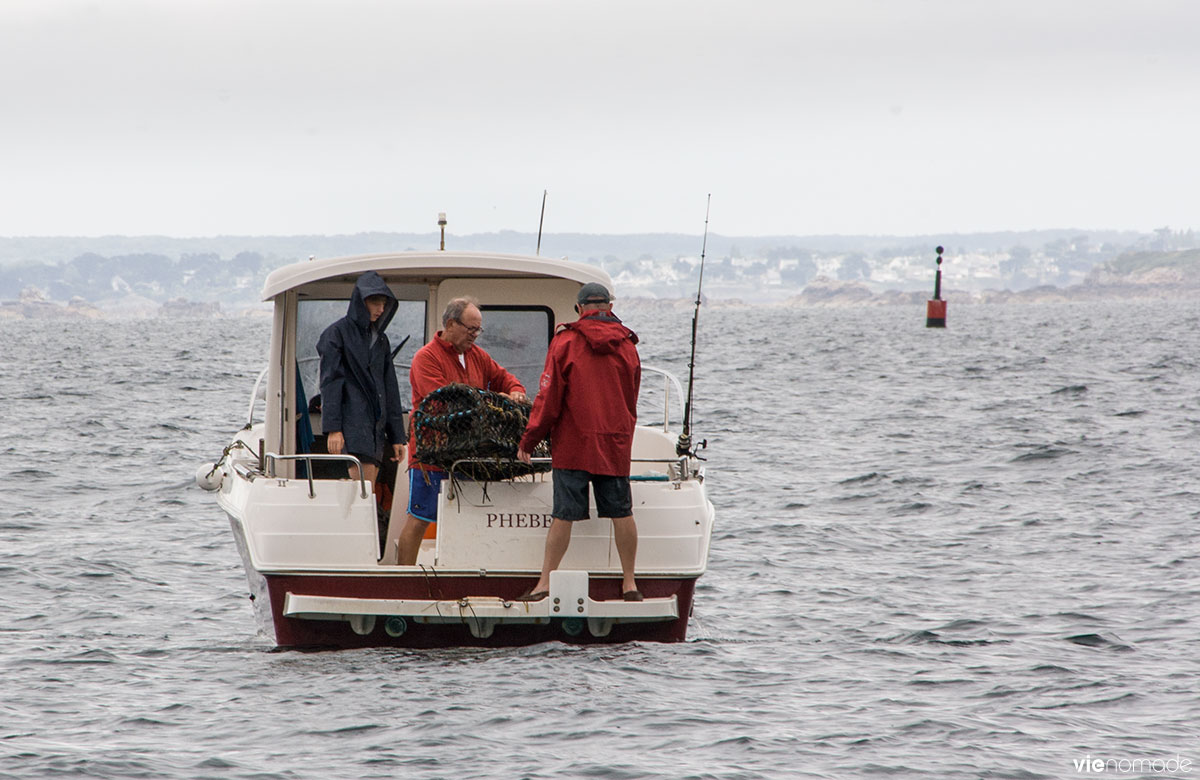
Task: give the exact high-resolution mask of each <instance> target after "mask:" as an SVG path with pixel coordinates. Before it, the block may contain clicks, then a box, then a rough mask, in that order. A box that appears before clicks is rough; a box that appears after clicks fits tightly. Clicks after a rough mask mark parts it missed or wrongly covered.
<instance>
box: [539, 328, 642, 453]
mask: <svg viewBox="0 0 1200 780" xmlns="http://www.w3.org/2000/svg"><path fill="white" fill-rule="evenodd" d="M637 342H638V337H637V334H636V333H634V332H633V331H631V330H630V329H629V328H627V327H625V326H624V325H622V324H621V321H620V320H619V319H617V317H616V316H615V315H614V314H612V313H611V312H605V311H589V312H585V313H584V314H583V315H582V316H581V317H580V318H579V319H578V320H576V321H575V322H572V323H569V324H565V325H560V326H559V329H558V332H557V333H556V334H555V335H554V339H553V340H552V341H551V342H550V349H549V351H548V352H547V353H546V367H545V368H544V369H543V370H542V378H541V380H540V381H539V384H538V395H537V400H535V401H534V403H533V411H532V412H530V414H529V424H528V425H527V426H526V428H525V435H524V436H522V437H521V444H520V448H521V449H522V450H524V451H526V452H533V448H534V447H536V446H537V445H538V443H539V442H541V441H542V439H544V438H546V436H547V435H549V436H550V452H551V454H552V458H553V461H554V468H556V469H581V470H583V471H587V472H590V473H592V474H606V475H610V476H618V477H627V476H629V458H630V454H631V452H632V450H633V429H634V426H635V425H636V424H637V398H638V388H639V386H640V385H641V381H642V363H641V360H640V358H639V357H638V352H637V347H636V346H635V345H636V344H637Z"/></svg>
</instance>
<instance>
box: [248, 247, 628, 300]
mask: <svg viewBox="0 0 1200 780" xmlns="http://www.w3.org/2000/svg"><path fill="white" fill-rule="evenodd" d="M367 271H376V272H378V273H379V274H380V275H381V276H383V277H385V278H389V277H404V276H411V277H414V278H447V277H449V278H462V277H471V276H483V277H529V278H550V279H569V280H571V281H576V282H579V283H580V284H586V283H588V282H599V283H600V284H603V285H604V286H606V287H607V288H608V289H609V290H612V280H611V278H609V275H608V274H607V273H605V272H604V270H603V269H601V268H598V267H597V266H594V265H584V264H583V263H575V262H572V261H570V260H556V259H552V258H548V257H541V256H538V255H510V254H500V253H496V252H445V251H438V252H392V253H386V254H371V255H352V256H349V257H328V258H316V259H311V260H306V261H303V262H299V263H292V264H291V265H286V266H283V267H282V268H277V269H275V270H274V271H272V272H271V274H270V275H269V276H267V281H266V283H265V284H264V285H263V290H262V299H263V300H264V301H269V300H271V299H272V298H274V297H275V296H277V295H279V294H281V293H285V292H287V291H288V290H293V289H295V288H297V287H302V286H303V285H306V284H309V283H310V282H317V281H323V280H336V279H342V278H357V277H358V276H359V275H360V274H362V273H365V272H367Z"/></svg>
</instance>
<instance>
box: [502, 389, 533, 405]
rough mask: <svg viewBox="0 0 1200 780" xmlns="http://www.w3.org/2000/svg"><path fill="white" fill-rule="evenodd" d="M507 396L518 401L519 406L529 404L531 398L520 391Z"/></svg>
mask: <svg viewBox="0 0 1200 780" xmlns="http://www.w3.org/2000/svg"><path fill="white" fill-rule="evenodd" d="M507 395H508V397H509V399H511V400H513V401H516V402H517V403H519V404H527V403H529V396H527V395H525V394H524V393H522V392H521V391H520V390H517V391H515V392H512V393H508V394H507Z"/></svg>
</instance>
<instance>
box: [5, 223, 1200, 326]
mask: <svg viewBox="0 0 1200 780" xmlns="http://www.w3.org/2000/svg"><path fill="white" fill-rule="evenodd" d="M530 238H531V237H529V236H526V235H524V234H517V233H504V234H489V235H484V236H468V237H460V238H458V239H457V241H458V243H459V244H460V245H465V246H469V247H470V248H472V249H484V248H492V249H496V250H500V251H513V252H527V251H528V249H527V248H523V247H522V245H523V244H525V243H527V242H528V241H529V240H530ZM548 238H550V239H551V240H549V241H547V242H546V245H548V246H551V247H553V246H555V245H556V244H557V245H558V246H560V247H565V246H567V245H570V246H571V247H572V248H573V249H574V250H575V251H574V253H573V254H572V255H571V259H573V260H575V261H577V262H583V263H585V264H591V265H597V266H599V267H601V268H603V269H604V270H605V271H606V272H608V273H609V275H610V276H611V277H612V278H613V283H614V287H615V292H616V295H617V297H618V298H619V299H621V301H622V304H621V305H624V306H639V307H645V306H673V305H682V306H690V305H692V304H693V303H694V301H695V286H696V281H697V279H698V276H699V270H700V269H699V265H700V262H699V261H700V258H699V257H698V256H697V253H695V252H694V251H692V252H689V248H690V249H693V250H694V247H692V245H693V244H696V243H698V241H697V240H693V237H689V236H678V235H654V236H579V235H572V236H557V237H548ZM695 238H696V239H698V238H699V237H695ZM953 238H954V241H955V242H956V243H955V244H950V242H949V241H947V244H950V246H949V247H948V249H947V252H946V261H945V263H944V266H943V268H944V276H943V283H942V291H943V292H942V297H943V298H944V299H946V300H947V301H949V302H951V303H953V304H956V305H962V304H1005V303H1017V304H1044V303H1069V302H1079V301H1096V300H1128V299H1162V300H1166V299H1182V298H1195V297H1197V296H1198V295H1200V246H1196V244H1197V241H1196V239H1195V237H1194V236H1193V234H1192V232H1191V231H1190V230H1189V231H1186V232H1173V231H1170V230H1167V229H1165V228H1164V229H1163V230H1160V231H1156V232H1155V233H1154V234H1116V233H1111V232H1109V233H1102V234H1099V235H1096V234H1083V233H1077V232H1075V231H1031V232H1029V233H1011V234H978V235H975V236H955V237H953ZM1099 238H1104V239H1112V240H1104V241H1100V240H1098V239H1099ZM339 239H340V240H339ZM406 239H413V240H406ZM417 239H420V240H417ZM427 239H428V237H409V236H403V235H399V234H364V235H361V236H351V237H290V238H288V237H284V238H269V237H266V238H254V237H249V238H230V237H219V238H214V239H168V238H156V237H137V238H124V237H104V238H100V239H79V238H69V239H52V238H39V239H13V238H0V318H4V319H53V318H153V317H159V316H167V317H177V318H178V317H188V318H208V317H256V316H263V315H264V314H265V312H266V311H267V306H266V305H265V304H263V303H262V302H261V301H259V300H258V292H259V290H261V289H262V285H263V281H264V280H265V278H266V276H267V275H268V274H269V273H270V272H271V271H272V270H274V269H275V268H277V267H280V266H282V265H286V264H288V263H291V262H297V261H299V260H303V259H305V258H304V257H297V256H295V255H291V254H288V253H289V252H294V251H296V250H297V249H301V248H315V247H318V246H319V247H320V248H322V249H324V250H326V251H325V252H323V253H322V254H323V255H338V254H354V253H356V251H361V250H374V251H379V250H380V249H381V248H382V247H384V246H388V247H390V248H391V249H396V248H400V249H411V248H414V245H416V246H417V247H420V248H428V247H427V246H426V244H428V240H427ZM1116 239H1120V241H1121V242H1123V243H1117V242H1116ZM1037 240H1045V243H1043V244H1041V245H1034V242H1035V241H1037ZM89 241H91V242H94V243H92V244H89ZM931 243H932V239H931V238H929V237H919V238H897V237H890V238H888V237H885V238H881V237H839V236H832V237H831V236H809V237H798V236H786V237H773V238H772V237H767V238H754V237H750V238H739V239H729V238H723V239H722V238H719V237H718V240H715V241H713V242H712V243H710V245H709V249H710V252H709V254H708V255H707V256H706V259H705V275H704V290H703V294H704V297H705V299H706V300H707V301H708V303H709V304H710V305H714V306H715V305H720V306H762V305H775V306H800V307H805V306H907V305H914V306H915V305H920V304H922V303H923V302H924V301H925V300H927V299H928V298H930V297H931V296H932V292H933V276H934V269H935V267H936V266H935V265H934V263H933V254H932V251H931V249H932V247H931V246H928V245H929V244H931ZM1005 245H1007V247H1006V246H1005ZM1030 245H1033V246H1030ZM88 246H94V248H95V249H105V250H106V251H108V252H110V254H100V253H99V252H96V251H93V250H88V249H87V247H88ZM239 247H240V248H239ZM247 247H251V248H247ZM218 249H219V250H220V251H216V250H218ZM129 250H135V251H129ZM257 250H266V251H267V254H264V253H262V252H260V251H257ZM602 252H606V253H605V254H601V253H602ZM613 252H619V253H620V254H613ZM76 253H78V254H76ZM543 254H549V255H551V256H554V255H553V254H552V253H551V252H545V251H544V252H543ZM64 258H65V259H64Z"/></svg>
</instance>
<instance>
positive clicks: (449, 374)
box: [408, 330, 525, 469]
mask: <svg viewBox="0 0 1200 780" xmlns="http://www.w3.org/2000/svg"><path fill="white" fill-rule="evenodd" d="M463 358H464V359H465V362H466V367H464V366H463V365H462V364H461V363H459V362H458V350H456V349H455V348H454V345H452V344H451V343H450V342H448V341H446V340H444V339H443V338H442V332H441V331H440V330H439V331H438V332H437V335H436V336H435V337H434V338H433V339H432V340H430V342H429V343H428V344H426V345H425V346H423V347H421V348H420V349H419V350H417V354H415V355H413V359H412V366H411V368H409V371H408V381H409V384H411V385H412V403H413V405H412V408H413V409H414V410H415V409H416V408H417V406H418V405H420V403H421V401H422V400H424V398H425V396H427V395H429V394H430V393H432V392H433V391H434V390H437V389H438V388H439V387H445V386H446V385H449V384H453V383H455V382H459V383H462V384H465V385H470V386H471V387H478V388H479V389H480V390H491V391H492V392H495V393H512V392H516V391H520V392H522V393H523V392H525V385H523V384H521V382H520V381H519V380H518V379H517V378H516V377H515V376H513V375H512V374H510V373H508V371H506V370H505V369H504V368H503V367H502V366H501V365H500V364H499V363H497V362H496V361H495V360H493V359H492V356H491V355H489V354H488V353H486V352H484V351H483V349H482V348H481V347H477V346H475V345H474V344H472V345H471V348H470V349H468V350H467V351H466V352H464V353H463ZM408 439H409V441H412V442H415V441H416V438H414V430H413V420H412V419H410V420H409V436H408ZM416 454H417V448H416V447H415V446H413V447H409V448H408V464H409V468H418V467H422V468H426V469H433V468H434V467H433V466H422V464H420V463H419V462H418V461H417V458H416Z"/></svg>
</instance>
